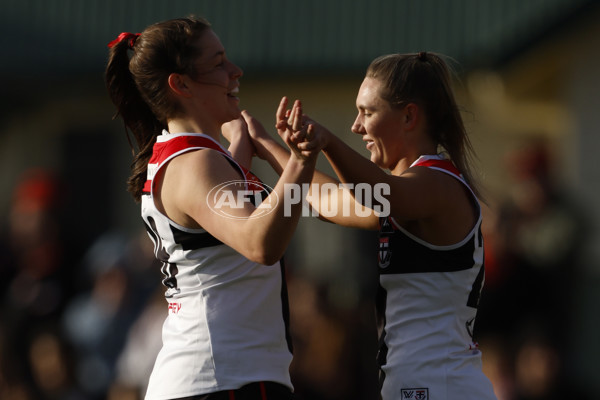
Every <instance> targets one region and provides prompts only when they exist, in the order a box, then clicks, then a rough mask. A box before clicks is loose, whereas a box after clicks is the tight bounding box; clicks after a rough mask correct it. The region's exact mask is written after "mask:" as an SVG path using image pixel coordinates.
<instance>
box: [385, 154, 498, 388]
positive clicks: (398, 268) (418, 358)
mask: <svg viewBox="0 0 600 400" xmlns="http://www.w3.org/2000/svg"><path fill="white" fill-rule="evenodd" d="M412 166H424V167H428V168H434V169H436V170H439V171H442V172H444V173H447V174H449V175H451V176H453V177H454V178H456V179H458V180H459V181H460V182H462V183H463V184H465V186H467V187H468V185H467V184H466V182H465V181H464V179H463V178H462V176H461V175H460V173H459V171H458V170H457V169H456V167H454V165H453V164H452V162H451V161H449V160H446V159H443V158H442V157H440V156H421V157H420V158H419V159H418V160H417V161H415V162H414V163H413V165H411V167H412ZM469 190H470V191H471V189H470V188H469ZM471 193H473V192H472V191H471ZM473 197H474V198H475V195H474V194H473ZM475 201H476V199H475ZM477 204H478V203H477ZM481 221H482V219H481V210H479V218H478V220H477V223H476V224H475V226H474V227H473V229H472V230H471V232H470V233H469V234H468V235H467V237H465V238H464V239H463V240H462V241H461V242H459V243H456V244H454V245H450V246H435V245H432V244H430V243H427V242H425V241H423V240H421V239H419V238H418V237H415V236H414V235H411V234H410V233H409V232H407V231H406V230H405V229H403V228H402V227H401V226H400V225H399V224H398V223H397V222H396V221H395V220H394V218H391V217H382V218H380V232H379V254H378V262H379V274H380V286H381V287H380V293H379V306H380V308H382V309H383V310H382V311H383V312H382V316H383V318H384V321H383V323H384V326H383V330H382V332H381V338H380V350H379V354H378V362H379V365H380V380H381V382H380V383H381V384H382V387H381V392H382V397H383V400H406V399H410V400H456V399H461V400H466V399H473V400H475V399H477V400H488V399H495V396H494V392H493V388H492V385H491V383H490V381H489V380H488V379H487V377H486V376H485V375H484V374H483V372H482V370H481V354H480V351H479V349H478V348H477V344H476V343H474V342H473V339H472V335H473V326H474V322H475V316H476V313H477V306H478V303H479V296H480V293H481V289H482V286H483V281H484V267H483V237H482V234H481ZM380 311H381V310H380Z"/></svg>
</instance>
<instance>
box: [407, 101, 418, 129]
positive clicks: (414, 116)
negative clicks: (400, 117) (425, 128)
mask: <svg viewBox="0 0 600 400" xmlns="http://www.w3.org/2000/svg"><path fill="white" fill-rule="evenodd" d="M421 117H422V115H421V108H420V107H419V106H418V105H416V104H415V103H408V104H407V105H406V106H405V107H404V121H403V123H404V128H405V129H409V130H410V129H414V128H415V126H416V125H417V122H419V120H420V119H421Z"/></svg>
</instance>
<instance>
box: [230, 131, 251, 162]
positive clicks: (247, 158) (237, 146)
mask: <svg viewBox="0 0 600 400" xmlns="http://www.w3.org/2000/svg"><path fill="white" fill-rule="evenodd" d="M228 150H229V152H230V153H231V156H232V157H233V159H234V160H235V161H237V162H238V163H239V164H240V165H242V166H244V167H245V168H247V169H250V167H251V165H252V157H253V155H254V145H253V144H252V140H251V139H250V137H249V136H248V135H247V134H246V135H240V136H239V137H237V138H234V139H232V141H231V144H230V145H229V149H228Z"/></svg>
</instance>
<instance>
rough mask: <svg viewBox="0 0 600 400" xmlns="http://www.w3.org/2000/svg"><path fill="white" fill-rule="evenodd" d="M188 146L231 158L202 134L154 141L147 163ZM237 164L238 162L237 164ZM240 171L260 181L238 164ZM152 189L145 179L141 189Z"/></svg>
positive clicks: (246, 177)
mask: <svg viewBox="0 0 600 400" xmlns="http://www.w3.org/2000/svg"><path fill="white" fill-rule="evenodd" d="M189 148H208V149H213V150H216V151H218V152H219V153H222V154H224V155H225V156H227V157H229V158H231V156H230V155H229V154H227V153H226V152H225V151H224V150H223V149H222V148H221V146H219V145H218V144H217V143H215V142H214V141H212V140H210V139H208V138H206V137H203V136H177V137H174V138H172V139H169V140H167V141H166V142H156V143H155V144H154V147H153V149H152V157H150V161H149V162H148V163H149V164H156V165H160V164H161V163H162V162H164V161H165V160H167V159H168V158H169V157H171V156H172V155H173V154H175V153H177V152H180V151H182V150H185V149H189ZM238 165H239V164H238ZM240 168H241V169H242V171H244V177H245V179H246V180H247V181H248V182H249V183H250V182H256V183H260V179H258V178H257V177H256V176H255V175H254V174H253V173H252V172H250V171H249V170H248V169H247V168H245V167H244V166H242V165H240ZM151 189H152V181H151V180H150V179H148V180H146V183H145V184H144V189H143V191H144V192H145V193H150V191H151ZM254 190H259V191H260V190H262V186H260V185H257V186H254Z"/></svg>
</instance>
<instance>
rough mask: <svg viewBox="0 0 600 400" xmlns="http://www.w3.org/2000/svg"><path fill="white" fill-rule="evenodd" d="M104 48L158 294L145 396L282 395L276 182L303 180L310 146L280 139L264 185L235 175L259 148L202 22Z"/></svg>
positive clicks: (285, 370) (163, 27) (222, 56)
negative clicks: (161, 315)
mask: <svg viewBox="0 0 600 400" xmlns="http://www.w3.org/2000/svg"><path fill="white" fill-rule="evenodd" d="M109 47H110V53H109V60H108V65H107V67H106V83H107V87H108V92H109V94H110V97H111V99H112V101H113V102H114V104H115V106H116V108H117V115H119V116H120V117H121V118H122V119H123V122H124V123H125V127H126V129H127V130H128V132H130V133H131V135H132V136H133V138H134V141H135V144H134V143H132V141H131V140H130V145H132V148H133V149H134V150H133V151H134V161H133V165H132V174H131V177H130V178H129V182H128V184H129V191H130V192H131V194H132V195H133V197H134V198H135V200H136V201H138V202H141V208H142V218H143V220H144V223H145V225H146V229H147V231H148V234H149V236H150V238H151V239H152V241H153V242H154V248H155V255H156V257H157V258H158V259H159V260H160V261H162V263H163V266H162V270H161V271H162V273H163V274H164V279H163V284H164V285H165V289H166V291H165V299H166V302H165V311H167V310H168V315H167V318H166V320H165V323H164V325H163V330H162V338H163V346H162V349H161V350H160V352H159V354H158V356H157V359H156V362H155V365H154V369H153V372H152V375H151V377H150V382H149V385H148V390H147V394H146V399H147V400H165V399H196V400H215V399H228V400H229V399H249V400H253V399H257V400H258V399H260V400H264V399H269V400H284V399H285V400H288V399H291V398H292V396H293V388H292V384H291V380H290V376H289V365H290V362H291V352H290V350H291V346H290V344H289V342H288V340H286V339H288V338H289V335H288V333H287V324H286V322H287V317H288V315H287V313H288V307H287V297H286V293H287V292H286V288H285V279H284V278H283V267H282V265H281V264H280V262H279V260H280V259H281V258H282V256H283V254H284V251H285V249H286V247H287V245H288V244H289V242H290V240H291V237H292V235H293V232H294V230H295V227H296V225H297V222H298V219H299V217H300V213H301V210H302V208H301V207H302V205H301V204H300V203H299V204H296V205H291V206H290V207H284V201H280V199H281V200H282V199H284V197H285V196H284V194H285V193H284V187H285V185H286V184H297V185H301V184H303V183H306V182H309V181H310V178H311V176H312V174H313V171H314V167H315V163H316V158H317V154H318V152H319V151H320V147H319V146H315V147H314V149H312V150H308V151H300V150H298V149H297V147H295V146H294V145H291V147H290V148H291V149H292V156H291V157H289V159H288V160H287V161H286V163H285V165H284V166H283V167H282V174H281V178H280V179H279V181H278V182H277V184H276V185H275V187H274V188H273V189H272V190H267V187H266V186H265V185H263V184H262V182H260V180H259V179H258V178H257V177H256V176H254V175H253V174H252V173H251V172H250V171H249V170H248V168H249V167H250V161H251V159H252V155H253V154H254V152H255V151H257V152H259V151H258V150H256V149H254V148H253V146H252V144H251V142H250V138H249V135H248V131H247V126H246V125H245V124H244V123H242V120H241V119H240V115H241V111H240V109H239V98H238V97H237V93H238V91H239V85H240V84H239V79H240V78H241V76H242V70H241V69H240V68H239V67H238V66H237V65H235V64H233V63H232V62H231V61H230V60H229V59H228V58H227V55H226V53H225V48H224V47H223V45H222V44H221V42H220V40H219V38H218V37H217V35H216V34H215V32H214V31H213V30H212V29H211V26H210V24H209V23H208V22H207V21H205V20H203V19H200V18H180V19H174V20H169V21H164V22H159V23H157V24H154V25H151V26H149V27H148V28H146V29H145V30H144V31H143V32H141V34H134V33H122V34H121V35H119V36H118V37H117V38H116V39H115V40H114V41H113V42H111V43H110V44H109ZM300 116H301V108H300V104H299V103H296V107H295V110H294V112H293V115H292V120H293V122H292V125H293V129H294V130H295V131H296V132H297V133H298V134H302V135H306V134H309V135H310V136H312V137H313V141H312V142H313V143H316V142H315V141H316V140H317V136H315V135H314V134H311V133H310V132H308V128H307V127H304V126H303V125H302V121H301V119H300ZM222 133H227V139H228V140H229V141H230V147H229V149H226V148H225V147H223V146H222V145H221V143H220V139H221V135H222ZM259 155H260V152H259ZM269 189H270V188H269ZM248 193H250V194H252V196H250V200H251V201H245V200H246V199H247V197H248V196H247V194H248ZM223 199H225V200H228V199H243V200H242V201H241V202H240V203H232V202H231V201H224V200H223ZM261 200H262V204H261Z"/></svg>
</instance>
